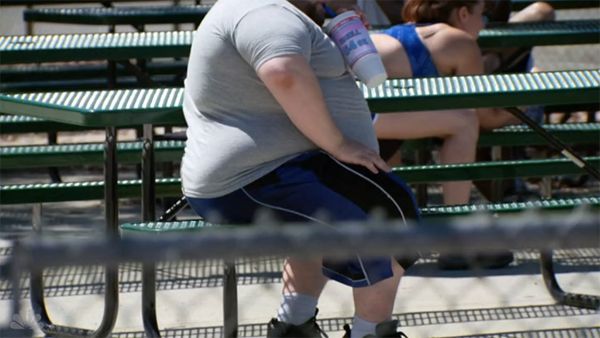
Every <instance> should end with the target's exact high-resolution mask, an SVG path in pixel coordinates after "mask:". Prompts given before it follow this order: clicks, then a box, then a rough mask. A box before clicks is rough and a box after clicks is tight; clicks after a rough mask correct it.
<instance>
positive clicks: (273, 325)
mask: <svg viewBox="0 0 600 338" xmlns="http://www.w3.org/2000/svg"><path fill="white" fill-rule="evenodd" d="M280 337H293V338H327V334H326V333H325V332H324V331H323V330H321V328H320V327H319V325H318V324H317V312H315V316H314V317H312V318H311V319H309V320H307V321H306V322H305V323H303V324H300V325H292V324H288V323H284V322H280V321H279V320H278V319H277V318H273V319H271V321H270V322H269V324H268V326H267V338H280Z"/></svg>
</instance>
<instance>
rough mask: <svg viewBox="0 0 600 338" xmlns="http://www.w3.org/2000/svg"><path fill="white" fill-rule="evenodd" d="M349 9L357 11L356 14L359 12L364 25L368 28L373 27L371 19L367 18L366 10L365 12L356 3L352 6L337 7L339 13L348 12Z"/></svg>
mask: <svg viewBox="0 0 600 338" xmlns="http://www.w3.org/2000/svg"><path fill="white" fill-rule="evenodd" d="M347 11H355V12H356V14H358V16H359V17H360V20H361V21H362V23H363V25H365V28H366V29H371V23H370V22H369V19H367V15H366V14H365V12H363V10H362V9H360V7H358V6H356V5H354V6H352V7H350V8H348V7H340V8H337V9H336V12H337V13H338V14H341V13H344V12H347Z"/></svg>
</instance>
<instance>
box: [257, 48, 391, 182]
mask: <svg viewBox="0 0 600 338" xmlns="http://www.w3.org/2000/svg"><path fill="white" fill-rule="evenodd" d="M257 74H258V77H259V78H260V79H261V80H262V81H263V82H264V84H265V85H266V87H267V88H268V90H269V91H270V92H271V94H272V95H273V96H274V97H275V99H276V100H277V102H279V104H281V106H282V108H283V109H284V111H285V112H286V114H287V115H288V116H289V118H290V120H291V121H292V123H293V124H294V125H295V126H296V127H297V128H298V129H299V130H300V132H302V134H304V135H305V136H306V137H307V138H308V139H309V140H311V141H312V142H313V143H314V144H316V145H317V146H318V147H319V148H321V149H323V150H325V151H326V152H328V153H329V154H331V155H332V156H333V157H335V158H336V159H338V160H340V161H342V162H346V163H352V164H358V165H362V166H365V167H366V168H368V169H369V170H370V171H372V172H374V173H377V172H378V171H379V170H383V171H389V170H390V168H389V167H388V166H387V164H386V163H385V161H383V159H381V157H379V154H377V152H375V151H373V150H372V149H370V148H368V147H366V146H365V145H363V144H360V143H358V142H356V141H353V140H350V139H348V138H346V137H345V136H344V135H343V134H342V132H341V131H340V130H339V128H338V127H337V126H336V124H335V122H334V121H333V119H332V118H331V115H330V113H329V111H328V109H327V106H326V104H325V100H324V98H323V94H322V92H321V89H320V86H319V83H318V81H317V78H316V76H315V74H314V73H313V70H312V68H311V67H310V65H309V64H308V62H307V61H306V59H305V58H304V57H302V56H301V55H289V56H280V57H276V58H273V59H270V60H268V61H266V62H264V63H263V64H262V65H261V66H260V68H259V69H258V70H257Z"/></svg>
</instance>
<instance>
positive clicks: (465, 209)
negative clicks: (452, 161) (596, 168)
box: [121, 196, 600, 235]
mask: <svg viewBox="0 0 600 338" xmlns="http://www.w3.org/2000/svg"><path fill="white" fill-rule="evenodd" d="M582 205H589V206H592V207H595V208H598V207H600V197H597V196H591V197H577V198H561V199H550V200H541V201H529V202H514V203H494V204H481V205H473V204H470V205H457V206H452V207H443V206H442V207H429V208H423V209H421V215H422V216H423V217H424V218H436V217H449V216H458V215H466V214H471V213H474V212H489V213H516V212H523V211H525V210H530V209H542V210H545V211H553V210H554V211H558V210H565V209H573V208H576V207H579V206H582ZM215 226H220V225H216V224H212V223H210V222H206V221H203V220H188V221H174V222H147V223H125V224H121V231H122V233H123V234H124V235H135V234H140V233H149V234H160V233H170V232H182V231H198V230H202V229H206V228H211V227H215Z"/></svg>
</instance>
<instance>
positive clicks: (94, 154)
mask: <svg viewBox="0 0 600 338" xmlns="http://www.w3.org/2000/svg"><path fill="white" fill-rule="evenodd" d="M184 147H185V142H184V141H174V140H170V141H157V142H155V143H154V158H155V161H156V162H179V161H180V160H181V157H182V155H183V149H184ZM117 151H118V155H117V158H118V159H119V163H120V164H137V163H140V161H141V154H142V142H121V143H118V144H117ZM102 163H104V145H103V144H102V143H87V144H86V143H84V144H60V145H38V146H16V147H0V168H2V169H19V168H45V167H49V166H52V167H63V166H79V165H101V164H102Z"/></svg>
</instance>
